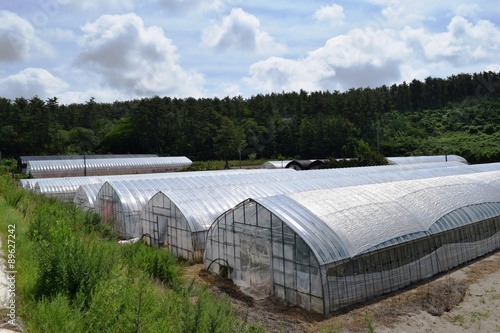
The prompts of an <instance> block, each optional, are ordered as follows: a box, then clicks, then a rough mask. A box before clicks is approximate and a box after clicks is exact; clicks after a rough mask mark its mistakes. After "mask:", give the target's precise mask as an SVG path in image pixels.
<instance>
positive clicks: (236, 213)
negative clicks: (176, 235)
mask: <svg viewBox="0 0 500 333" xmlns="http://www.w3.org/2000/svg"><path fill="white" fill-rule="evenodd" d="M204 261H205V266H206V267H207V269H209V270H210V271H212V272H214V273H216V274H225V273H226V272H228V273H229V277H230V278H231V279H232V280H233V281H234V283H235V284H237V285H239V286H240V287H241V290H242V291H243V292H245V293H247V294H248V295H250V296H252V297H254V298H257V299H259V298H264V297H267V296H270V295H274V296H275V297H278V298H280V299H283V300H285V301H288V302H290V303H291V304H295V305H298V306H301V307H303V308H305V309H308V310H311V311H314V312H319V313H323V312H324V310H325V309H324V300H323V289H324V287H323V281H324V279H322V278H321V276H322V275H323V276H325V275H326V274H325V272H324V271H323V272H321V267H319V264H318V261H317V260H316V257H315V255H314V253H313V252H312V251H311V249H310V247H309V246H307V245H306V243H305V242H304V241H303V240H302V239H301V238H300V237H299V236H298V235H297V234H296V233H295V232H294V231H293V230H292V229H290V228H289V227H288V226H287V225H286V224H285V223H283V222H282V221H281V220H280V219H279V218H277V217H276V215H274V214H272V213H270V212H269V211H268V210H267V209H265V208H264V207H262V206H261V205H259V204H257V203H255V202H254V201H250V200H247V201H245V202H243V203H242V204H240V205H238V206H237V207H236V208H235V209H233V210H231V211H228V212H226V213H225V214H223V215H221V216H220V217H219V218H218V219H217V220H216V221H215V222H214V224H213V225H212V227H211V228H210V230H209V232H208V236H207V247H206V249H205V260H204Z"/></svg>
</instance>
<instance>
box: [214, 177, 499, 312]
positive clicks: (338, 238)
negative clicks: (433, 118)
mask: <svg viewBox="0 0 500 333" xmlns="http://www.w3.org/2000/svg"><path fill="white" fill-rule="evenodd" d="M499 247H500V171H491V172H480V173H472V174H465V175H454V176H443V177H434V178H426V179H413V180H405V181H397V182H387V183H380V184H370V185H359V186H351V187H343V188H330V189H322V190H314V191H305V192H295V193H290V194H287V195H278V196H273V197H266V198H262V197H260V198H255V199H247V200H245V201H243V202H242V203H240V204H238V205H237V206H236V207H234V208H233V209H231V210H228V211H227V212H225V213H224V214H222V215H221V216H219V217H218V218H217V219H216V220H215V222H214V223H213V225H212V227H211V228H210V230H209V232H208V236H207V240H206V250H205V258H204V261H205V266H206V268H207V269H208V270H210V271H212V272H215V273H219V274H227V275H229V277H230V278H231V279H233V281H234V282H235V283H236V284H238V285H240V286H241V287H242V290H244V291H245V292H247V293H249V294H251V295H254V296H256V295H257V296H260V297H266V296H269V295H274V296H275V297H277V298H280V299H283V300H285V301H287V302H289V303H291V304H295V305H298V306H301V307H303V308H306V309H308V310H312V311H315V312H320V313H325V314H327V313H330V312H332V311H334V310H337V309H340V308H342V307H345V306H348V305H351V304H353V303H357V302H360V301H363V300H367V299H371V298H373V297H376V296H379V295H381V294H384V293H388V292H391V291H394V290H397V289H400V288H402V287H405V286H407V285H409V284H411V283H414V282H417V281H420V280H422V279H425V278H428V277H431V276H433V275H435V274H438V273H441V272H445V271H448V270H450V269H452V268H453V267H456V266H457V265H460V264H463V263H466V262H468V261H470V260H472V259H474V258H476V257H478V256H482V255H484V254H486V253H488V252H491V251H494V250H496V249H498V248H499Z"/></svg>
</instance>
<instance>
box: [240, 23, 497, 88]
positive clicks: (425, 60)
mask: <svg viewBox="0 0 500 333" xmlns="http://www.w3.org/2000/svg"><path fill="white" fill-rule="evenodd" d="M499 53H500V30H499V29H498V28H497V27H495V25H493V24H492V23H491V22H489V21H484V20H483V21H478V22H477V23H476V24H473V23H471V22H469V21H467V20H466V19H464V18H462V17H454V18H453V19H452V20H451V21H450V23H449V25H448V28H447V31H445V32H440V33H432V32H428V31H427V30H425V29H423V28H420V29H412V28H410V27H406V28H404V29H403V30H394V29H375V28H372V27H367V28H363V29H353V30H351V31H349V32H348V33H347V34H343V35H339V36H336V37H333V38H331V39H330V40H328V41H327V42H326V43H325V45H324V46H323V47H321V48H318V49H316V50H314V51H312V52H309V54H308V55H307V56H306V57H304V58H302V59H297V60H292V59H285V58H278V57H271V58H268V59H267V60H264V61H260V62H257V63H255V64H253V65H251V66H250V69H249V72H250V77H248V78H246V79H245V82H246V83H247V84H248V86H249V87H257V88H258V89H262V90H265V91H281V90H285V91H291V90H295V91H298V90H300V89H304V90H307V91H312V90H327V89H328V90H333V89H339V90H344V89H348V88H351V87H366V86H371V87H375V86H380V85H382V84H391V83H396V82H401V81H402V80H408V79H410V80H411V79H413V78H422V76H424V75H425V76H428V75H435V73H436V72H433V70H439V71H442V70H443V69H445V70H448V71H449V72H451V73H453V72H454V71H456V70H454V68H461V67H463V66H464V65H465V66H468V65H469V64H484V65H485V67H486V65H489V64H492V65H491V66H494V64H495V62H496V61H497V55H498V54H499Z"/></svg>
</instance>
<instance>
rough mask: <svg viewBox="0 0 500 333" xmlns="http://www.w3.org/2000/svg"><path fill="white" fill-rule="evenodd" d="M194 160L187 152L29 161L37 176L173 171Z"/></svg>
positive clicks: (28, 164)
mask: <svg viewBox="0 0 500 333" xmlns="http://www.w3.org/2000/svg"><path fill="white" fill-rule="evenodd" d="M191 164H192V161H191V160H190V159H189V158H187V157H184V156H174V157H138V158H106V159H74V160H41V161H28V162H27V167H26V172H27V173H28V174H31V175H32V176H33V177H34V178H52V177H74V176H99V175H116V174H136V173H156V172H172V171H176V170H179V169H182V168H185V167H188V166H190V165H191Z"/></svg>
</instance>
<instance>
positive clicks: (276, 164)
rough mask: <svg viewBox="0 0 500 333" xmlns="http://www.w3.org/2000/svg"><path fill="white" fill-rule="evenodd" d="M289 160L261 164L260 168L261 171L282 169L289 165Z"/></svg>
mask: <svg viewBox="0 0 500 333" xmlns="http://www.w3.org/2000/svg"><path fill="white" fill-rule="evenodd" d="M290 162H291V160H283V161H267V162H265V163H262V165H261V166H260V168H261V169H284V168H286V166H287V165H288V163H290Z"/></svg>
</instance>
